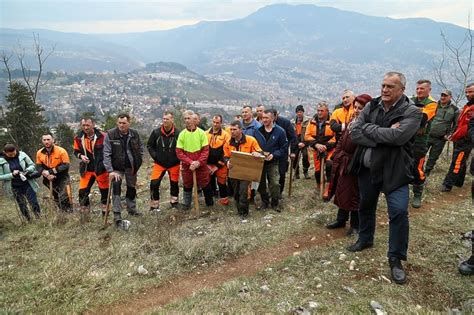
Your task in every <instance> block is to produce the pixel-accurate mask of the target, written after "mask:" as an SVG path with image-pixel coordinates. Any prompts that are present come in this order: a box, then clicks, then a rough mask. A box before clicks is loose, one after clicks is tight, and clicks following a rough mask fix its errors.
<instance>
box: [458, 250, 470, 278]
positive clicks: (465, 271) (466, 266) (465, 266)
mask: <svg viewBox="0 0 474 315" xmlns="http://www.w3.org/2000/svg"><path fill="white" fill-rule="evenodd" d="M458 270H459V273H460V274H462V275H464V276H472V275H474V255H473V256H471V257H470V258H469V259H468V260H465V261H463V262H462V263H461V264H460V265H459V267H458Z"/></svg>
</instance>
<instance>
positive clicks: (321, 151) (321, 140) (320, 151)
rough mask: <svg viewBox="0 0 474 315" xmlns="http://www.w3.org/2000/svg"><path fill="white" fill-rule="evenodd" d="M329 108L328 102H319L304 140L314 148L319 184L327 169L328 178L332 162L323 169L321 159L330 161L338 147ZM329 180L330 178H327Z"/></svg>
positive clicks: (315, 168)
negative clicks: (330, 120)
mask: <svg viewBox="0 0 474 315" xmlns="http://www.w3.org/2000/svg"><path fill="white" fill-rule="evenodd" d="M328 120H329V109H328V104H327V103H326V102H321V103H319V104H318V108H317V111H316V115H314V117H313V119H311V121H310V122H309V124H308V125H307V127H306V132H305V135H304V141H305V142H306V143H307V146H308V147H309V148H312V149H313V158H314V175H315V177H316V182H317V183H318V185H319V184H320V180H321V172H324V171H326V178H327V177H328V176H329V175H330V173H331V172H330V171H329V168H330V166H329V165H330V163H327V164H326V170H321V160H322V159H325V160H326V161H328V160H329V159H330V158H331V156H332V154H333V152H334V148H335V147H336V135H335V133H334V131H332V130H331V127H330V125H329V121H328ZM327 180H329V178H327Z"/></svg>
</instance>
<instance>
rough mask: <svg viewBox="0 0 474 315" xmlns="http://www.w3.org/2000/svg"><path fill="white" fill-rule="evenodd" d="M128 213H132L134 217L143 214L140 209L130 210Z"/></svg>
mask: <svg viewBox="0 0 474 315" xmlns="http://www.w3.org/2000/svg"><path fill="white" fill-rule="evenodd" d="M128 215H131V216H132V217H141V216H142V215H143V214H142V213H141V212H138V211H136V210H135V211H128Z"/></svg>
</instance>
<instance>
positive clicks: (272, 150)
mask: <svg viewBox="0 0 474 315" xmlns="http://www.w3.org/2000/svg"><path fill="white" fill-rule="evenodd" d="M273 121H274V117H273V111H272V110H270V109H266V110H265V111H264V112H263V116H262V122H263V125H262V126H261V127H260V128H258V129H257V132H256V133H255V139H257V141H258V144H259V146H260V148H262V150H263V152H264V155H265V163H264V165H263V170H262V177H261V179H260V185H259V186H258V192H259V193H260V196H261V197H262V203H263V205H262V207H261V208H262V209H265V208H268V206H269V205H270V206H271V207H272V208H273V209H274V210H276V211H280V208H278V201H279V198H280V187H279V186H280V184H279V182H278V165H279V160H280V159H281V158H284V157H285V156H287V154H288V141H287V140H286V135H285V131H284V130H283V129H282V128H281V127H280V126H277V125H275V124H274V123H273ZM267 181H268V187H269V190H270V194H269V193H268V191H267ZM270 197H271V201H270Z"/></svg>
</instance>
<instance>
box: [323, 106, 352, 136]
mask: <svg viewBox="0 0 474 315" xmlns="http://www.w3.org/2000/svg"><path fill="white" fill-rule="evenodd" d="M352 115H354V105H352V104H351V105H350V106H349V108H347V109H346V108H345V107H344V106H342V107H340V108H338V109H336V110H334V112H333V113H332V115H331V118H330V119H329V123H330V125H331V129H332V130H333V131H334V132H337V133H339V132H341V131H342V124H345V125H346V127H347V124H349V122H350V121H351V118H352Z"/></svg>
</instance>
